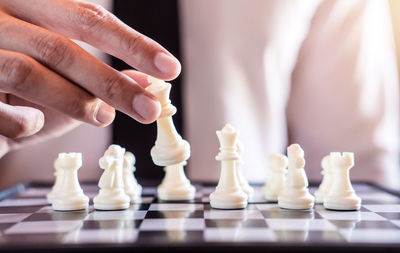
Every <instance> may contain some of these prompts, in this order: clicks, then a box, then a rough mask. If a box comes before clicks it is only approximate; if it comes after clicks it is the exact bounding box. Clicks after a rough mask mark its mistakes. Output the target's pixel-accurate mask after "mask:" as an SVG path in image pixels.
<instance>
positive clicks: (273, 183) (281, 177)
mask: <svg viewBox="0 0 400 253" xmlns="http://www.w3.org/2000/svg"><path fill="white" fill-rule="evenodd" d="M268 162H269V169H270V173H269V177H268V180H267V182H266V183H265V185H264V186H263V188H262V191H263V194H264V198H265V199H266V200H268V201H272V202H277V201H278V195H279V193H280V192H281V190H282V189H283V187H284V184H285V180H286V167H287V166H288V159H287V157H286V156H285V155H281V154H272V155H270V156H269V158H268Z"/></svg>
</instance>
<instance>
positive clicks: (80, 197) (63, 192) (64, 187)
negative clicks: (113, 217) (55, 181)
mask: <svg viewBox="0 0 400 253" xmlns="http://www.w3.org/2000/svg"><path fill="white" fill-rule="evenodd" d="M57 165H58V166H60V168H61V169H62V170H63V176H62V182H61V186H60V189H59V190H58V191H57V192H56V195H55V196H54V198H53V200H52V208H53V209H54V210H57V211H73V210H82V209H87V208H88V205H89V198H88V197H87V196H86V195H85V194H84V193H83V191H82V188H81V186H80V185H79V181H78V169H79V168H80V167H81V166H82V154H81V153H60V154H58V158H57Z"/></svg>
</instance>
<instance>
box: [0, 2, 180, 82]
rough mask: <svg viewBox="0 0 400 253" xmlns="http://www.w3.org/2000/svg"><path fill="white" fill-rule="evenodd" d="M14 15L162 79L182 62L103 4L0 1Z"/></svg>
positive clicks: (174, 73) (175, 71) (176, 70)
mask: <svg viewBox="0 0 400 253" xmlns="http://www.w3.org/2000/svg"><path fill="white" fill-rule="evenodd" d="M0 5H1V6H2V7H3V8H4V9H6V10H7V11H8V12H10V13H11V14H12V15H14V16H17V17H19V18H21V19H24V20H28V21H29V22H31V23H34V24H37V25H39V26H41V27H45V28H47V29H49V30H52V31H55V32H57V33H61V34H64V35H65V36H67V37H70V38H73V39H78V40H81V41H84V42H87V43H89V44H91V45H93V46H95V47H97V48H99V49H101V50H103V51H105V52H107V53H109V54H111V55H113V56H115V57H117V58H120V59H122V60H123V61H125V62H126V63H127V64H129V65H130V66H132V67H134V68H136V69H138V70H140V71H142V72H145V73H147V74H149V75H152V76H154V77H157V78H159V79H163V80H171V79H174V78H176V77H177V76H178V75H179V73H180V71H181V65H180V63H179V61H178V60H177V59H176V58H175V57H174V56H173V55H172V54H171V53H169V52H168V51H167V50H166V49H165V48H163V47H162V46H161V45H160V44H158V43H157V42H155V41H154V40H152V39H150V38H148V37H147V36H145V35H143V34H141V33H139V32H137V31H136V30H134V29H133V28H131V27H129V26H127V25H126V24H124V23H123V22H122V21H120V20H119V19H118V18H117V17H115V16H114V15H113V14H111V13H110V12H108V11H107V10H106V9H104V8H103V7H102V6H100V5H95V4H92V3H87V2H84V1H65V0H54V1H48V0H31V1H30V2H29V4H27V3H26V0H13V1H7V0H0Z"/></svg>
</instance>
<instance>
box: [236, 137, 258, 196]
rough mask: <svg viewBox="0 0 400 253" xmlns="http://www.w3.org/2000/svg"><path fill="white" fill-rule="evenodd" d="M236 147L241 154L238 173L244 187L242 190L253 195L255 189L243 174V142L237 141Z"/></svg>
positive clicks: (240, 182) (237, 167) (237, 166)
mask: <svg viewBox="0 0 400 253" xmlns="http://www.w3.org/2000/svg"><path fill="white" fill-rule="evenodd" d="M236 148H237V153H238V156H239V159H238V160H237V161H236V173H237V176H238V180H239V184H240V186H241V187H242V190H243V191H244V192H245V193H246V194H247V195H248V196H251V194H253V192H254V189H253V187H251V186H250V185H249V182H248V181H247V179H246V178H245V177H244V175H243V164H244V162H243V158H242V153H243V151H244V148H243V143H242V142H241V141H239V140H237V142H236Z"/></svg>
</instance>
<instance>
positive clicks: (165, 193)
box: [157, 161, 196, 200]
mask: <svg viewBox="0 0 400 253" xmlns="http://www.w3.org/2000/svg"><path fill="white" fill-rule="evenodd" d="M184 165H186V161H184V162H181V163H179V164H174V165H170V166H166V167H165V168H164V170H165V177H164V179H163V181H162V182H161V184H160V185H159V186H158V188H157V193H158V198H159V199H161V200H191V199H194V195H195V192H196V190H195V188H194V187H193V186H192V185H191V184H190V181H189V180H188V179H187V178H186V176H185V172H184V170H183V166H184Z"/></svg>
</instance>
